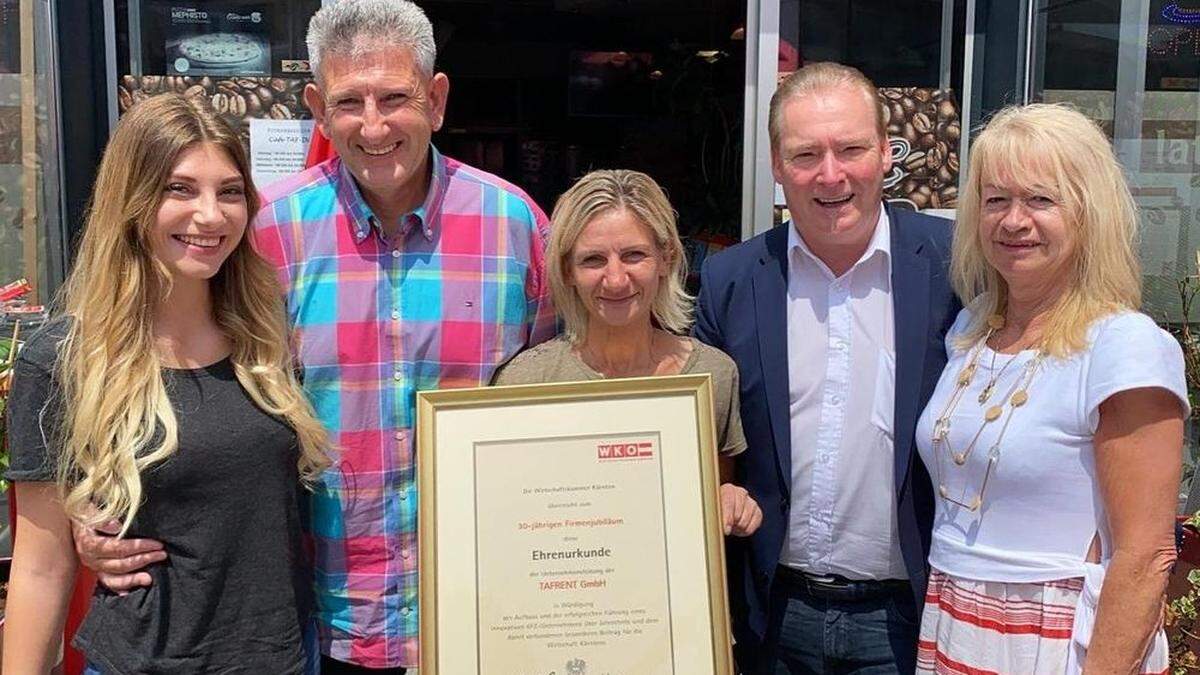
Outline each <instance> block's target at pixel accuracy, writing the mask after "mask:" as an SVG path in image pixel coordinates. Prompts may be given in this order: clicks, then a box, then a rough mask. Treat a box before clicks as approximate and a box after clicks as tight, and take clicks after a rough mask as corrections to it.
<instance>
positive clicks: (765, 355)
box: [694, 206, 961, 652]
mask: <svg viewBox="0 0 1200 675" xmlns="http://www.w3.org/2000/svg"><path fill="white" fill-rule="evenodd" d="M886 208H887V213H888V218H889V221H890V223H891V262H892V305H893V313H894V317H895V338H896V409H895V422H894V424H895V429H894V431H895V434H894V438H895V460H896V466H895V490H896V500H897V506H898V519H899V534H900V549H901V552H902V554H903V556H904V564H905V567H906V568H907V569H908V574H909V578H910V579H911V580H912V586H913V593H914V594H915V599H916V601H917V607H918V608H919V607H921V606H922V604H923V600H924V596H925V583H926V577H927V562H926V561H927V559H928V557H929V536H930V529H931V527H932V523H933V486H932V483H931V481H930V479H929V474H928V472H927V471H926V470H925V467H924V465H923V464H922V462H921V461H920V459H919V458H918V457H917V456H916V454H917V453H916V451H915V449H914V447H913V441H914V430H915V428H916V425H917V417H918V416H919V415H920V414H921V410H922V409H923V408H924V407H925V403H926V402H927V401H928V400H929V397H930V395H931V394H932V393H933V388H934V386H935V385H936V384H937V381H938V377H940V376H941V373H942V368H943V367H944V366H945V365H946V347H945V335H946V331H947V330H948V329H949V328H950V325H951V324H952V323H953V322H954V318H955V316H957V314H958V311H959V309H960V307H961V306H960V304H959V302H958V300H957V298H956V297H955V295H954V292H953V291H952V290H951V289H950V284H949V283H948V275H947V268H948V266H949V260H950V223H949V221H947V220H945V219H942V218H934V217H932V216H927V215H922V214H919V213H915V212H913V211H907V210H902V209H898V208H893V207H891V206H887V207H886ZM790 226H791V225H790V223H785V224H783V225H781V226H779V227H776V228H774V229H772V230H770V231H768V232H765V233H763V234H761V235H759V236H757V237H754V238H753V239H750V240H748V241H745V242H742V243H741V244H738V245H737V246H733V247H731V248H729V249H727V250H725V251H722V252H721V253H719V254H717V255H716V256H713V257H712V258H710V259H709V260H708V261H707V262H706V264H705V265H704V268H703V271H702V272H701V275H700V278H701V282H700V283H701V285H700V296H699V299H698V304H697V310H696V326H695V329H694V331H695V335H696V337H697V338H698V339H700V340H701V341H703V342H706V343H708V344H710V345H712V346H714V347H716V348H717V349H720V350H722V351H724V352H725V353H726V354H729V356H731V357H732V358H733V360H734V361H735V362H736V363H737V365H738V371H739V373H740V375H741V390H740V391H741V403H742V407H741V412H742V426H743V428H744V429H745V432H746V441H747V444H748V447H747V449H746V451H745V452H743V453H742V454H741V455H739V456H738V458H737V464H736V466H737V472H736V478H735V481H736V482H737V483H738V484H740V485H742V486H743V487H745V488H746V489H747V490H748V491H749V492H750V494H751V495H752V496H753V497H754V499H755V500H757V501H758V504H759V506H760V507H761V508H762V512H763V522H762V526H761V527H760V528H759V530H758V531H757V532H756V533H755V534H754V535H753V536H752V537H749V538H746V539H739V538H737V537H730V538H727V539H726V553H727V558H728V563H729V569H728V573H729V596H730V598H729V599H730V612H731V614H732V618H733V626H734V637H735V638H736V640H737V643H738V647H739V650H738V651H739V652H742V650H744V649H750V650H753V649H755V648H756V647H757V645H758V644H759V642H760V641H761V639H762V636H763V635H764V633H765V630H766V624H767V599H768V597H769V593H768V591H769V589H770V585H771V580H772V579H773V577H774V574H775V569H776V566H777V565H778V564H779V554H780V552H781V550H782V548H783V543H784V537H785V534H786V532H787V526H788V510H789V509H790V508H791V478H790V477H791V473H792V447H791V420H790V415H789V412H788V403H789V401H788V353H787V326H786V322H787V282H788V258H787V241H788V234H787V228H788V227H790ZM880 527H881V528H882V527H885V525H884V524H882V523H881V524H880Z"/></svg>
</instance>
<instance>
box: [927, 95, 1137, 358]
mask: <svg viewBox="0 0 1200 675" xmlns="http://www.w3.org/2000/svg"><path fill="white" fill-rule="evenodd" d="M989 183H993V184H1001V185H1006V186H1008V187H1012V188H1016V189H1019V190H1022V191H1025V192H1029V193H1036V192H1037V191H1039V190H1044V189H1049V190H1051V191H1053V192H1055V193H1056V194H1055V195H1054V196H1055V197H1056V198H1057V201H1058V202H1059V204H1061V208H1062V214H1063V218H1064V219H1065V220H1066V223H1067V226H1068V227H1070V228H1071V229H1073V230H1074V232H1075V235H1076V239H1077V241H1078V248H1077V250H1076V251H1075V256H1074V260H1073V261H1072V264H1071V265H1069V266H1068V267H1067V269H1066V274H1068V275H1069V278H1068V279H1066V282H1067V283H1066V290H1065V292H1064V293H1063V294H1062V296H1061V297H1060V298H1059V299H1058V301H1057V303H1056V304H1055V306H1054V307H1053V308H1052V310H1051V312H1050V313H1049V316H1050V318H1049V320H1048V321H1047V323H1046V325H1045V327H1044V328H1043V330H1042V348H1043V349H1045V350H1046V351H1047V352H1048V353H1050V354H1052V355H1054V356H1068V355H1070V354H1071V353H1074V352H1077V351H1079V350H1081V349H1083V348H1085V347H1086V342H1087V330H1088V327H1089V326H1090V325H1091V324H1092V322H1093V321H1095V320H1096V319H1098V318H1100V317H1102V316H1104V315H1106V314H1110V313H1112V312H1117V311H1121V310H1136V309H1137V308H1138V307H1139V306H1140V305H1141V300H1142V276H1141V265H1140V264H1139V263H1138V257H1137V236H1138V218H1137V205H1136V204H1135V203H1134V201H1133V196H1132V195H1131V194H1130V192H1129V185H1128V183H1127V182H1126V180H1125V174H1124V171H1123V170H1122V169H1121V164H1120V162H1119V161H1117V158H1116V156H1115V155H1114V154H1113V150H1112V144H1111V143H1109V141H1108V139H1107V138H1106V137H1105V136H1104V132H1103V131H1101V130H1100V127H1098V126H1097V125H1096V123H1095V122H1093V121H1091V120H1090V119H1088V118H1087V117H1085V116H1084V115H1083V114H1082V113H1080V112H1079V111H1077V110H1074V109H1073V108H1070V107H1068V106H1065V105H1061V104H1048V103H1033V104H1029V105H1024V106H1013V107H1009V108H1005V109H1004V110H1001V111H1000V112H998V113H996V115H995V116H994V117H993V118H992V119H991V121H989V122H988V124H987V127H986V128H985V129H984V130H983V131H981V132H979V134H978V135H977V136H976V137H975V142H974V143H973V144H972V146H971V169H970V172H969V174H968V176H967V183H966V185H965V186H964V190H963V195H962V199H961V200H960V201H959V204H958V218H957V221H956V223H955V226H954V246H953V254H952V256H951V264H950V278H951V283H952V284H953V286H954V290H955V291H956V292H957V293H958V296H959V298H960V299H961V300H962V302H963V304H964V305H967V306H970V307H971V308H972V317H973V322H972V323H971V325H970V326H969V327H968V328H967V330H966V331H965V332H964V333H963V335H962V336H960V338H959V346H960V347H962V346H966V345H970V344H974V343H975V342H977V341H978V340H979V339H980V338H981V337H982V336H983V335H984V334H985V333H986V332H987V330H988V326H987V317H988V316H990V315H992V314H999V315H1003V314H1004V312H1005V309H1006V308H1007V306H1008V285H1007V284H1006V283H1005V281H1004V278H1003V277H1001V276H1000V273H999V272H997V271H996V269H995V268H994V267H992V265H991V264H990V263H989V262H988V261H987V258H986V257H985V256H984V252H983V247H984V245H985V242H983V241H982V240H981V239H980V235H979V224H980V220H981V219H982V208H983V197H982V194H983V188H984V186H985V185H987V184H989Z"/></svg>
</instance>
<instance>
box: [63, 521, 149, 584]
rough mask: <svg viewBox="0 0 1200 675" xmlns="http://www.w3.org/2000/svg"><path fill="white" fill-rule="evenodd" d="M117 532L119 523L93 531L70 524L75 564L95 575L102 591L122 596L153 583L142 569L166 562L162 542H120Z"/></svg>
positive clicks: (74, 523) (113, 522)
mask: <svg viewBox="0 0 1200 675" xmlns="http://www.w3.org/2000/svg"><path fill="white" fill-rule="evenodd" d="M120 531H121V524H120V523H119V522H117V521H115V520H110V521H108V522H107V523H103V524H102V525H100V526H99V527H95V528H93V527H89V526H87V525H83V524H81V523H78V522H75V521H71V534H72V535H73V536H74V538H75V552H76V553H78V554H79V561H80V562H82V563H83V566H84V567H86V568H88V569H90V570H91V571H92V572H95V574H96V579H97V581H99V583H100V584H101V585H103V586H104V587H105V588H107V589H108V590H110V591H112V592H114V593H117V594H118V595H125V594H126V593H128V592H129V591H131V590H133V589H135V588H138V587H139V586H149V585H150V584H152V583H153V579H152V578H151V577H150V573H149V572H147V571H146V567H148V566H150V565H152V564H154V563H157V562H162V561H163V560H166V559H167V552H166V551H165V550H163V545H162V542H159V541H155V540H154V539H120V538H118V537H117V536H116V535H117V533H118V532H120Z"/></svg>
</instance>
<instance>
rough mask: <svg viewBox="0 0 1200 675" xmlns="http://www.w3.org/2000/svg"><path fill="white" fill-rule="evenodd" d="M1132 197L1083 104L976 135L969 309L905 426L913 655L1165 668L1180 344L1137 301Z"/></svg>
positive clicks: (959, 269)
mask: <svg viewBox="0 0 1200 675" xmlns="http://www.w3.org/2000/svg"><path fill="white" fill-rule="evenodd" d="M1136 225H1137V214H1136V209H1135V206H1134V203H1133V199H1132V197H1131V196H1130V193H1129V188H1128V186H1127V185H1126V183H1125V179H1124V177H1123V175H1122V172H1121V167H1120V165H1119V164H1118V162H1117V160H1116V158H1115V157H1114V155H1113V153H1112V150H1111V147H1110V146H1109V143H1108V141H1107V139H1106V138H1105V137H1104V135H1103V133H1102V132H1101V131H1100V129H1099V128H1098V127H1097V126H1096V125H1095V124H1094V123H1092V122H1091V121H1090V120H1088V119H1087V118H1085V117H1084V116H1083V115H1081V114H1079V113H1078V112H1076V111H1074V110H1072V109H1069V108H1066V107H1061V106H1054V105H1044V104H1035V105H1029V106H1024V107H1016V108H1009V109H1006V110H1004V111H1002V112H1000V113H999V114H997V115H996V116H995V117H994V118H993V119H992V120H991V122H990V123H989V124H988V126H987V128H986V129H985V130H984V131H983V132H982V133H980V134H979V136H978V137H977V139H976V141H975V145H974V147H973V149H972V153H971V169H970V175H969V177H968V181H967V185H966V188H965V190H964V194H963V199H962V202H961V204H960V206H959V214H958V223H957V225H956V229H955V233H954V250H953V261H952V265H951V274H952V277H953V283H954V285H955V289H956V291H957V292H958V294H959V295H960V296H961V298H962V300H963V304H964V306H966V307H967V309H964V310H963V311H962V313H961V314H960V316H959V317H958V320H957V322H956V323H955V325H954V327H953V328H952V329H951V331H950V332H949V334H948V335H947V349H948V351H949V362H948V365H947V367H946V371H945V372H944V373H943V375H942V378H941V380H940V381H939V383H938V386H937V389H936V391H935V392H934V395H933V397H932V398H931V399H930V401H929V405H928V407H927V408H926V409H925V412H924V414H923V415H922V416H921V419H920V421H919V423H918V426H917V443H918V447H919V449H920V453H921V457H922V459H923V460H924V461H925V463H926V465H927V467H928V469H929V474H930V475H931V476H932V477H933V481H934V486H933V487H934V493H935V500H936V501H937V505H936V507H937V508H936V517H935V521H934V530H933V541H932V547H931V552H930V565H931V567H932V568H933V569H932V571H931V577H930V583H929V592H928V595H927V596H926V605H925V610H924V613H923V616H922V622H921V633H920V643H919V653H918V671H921V672H954V673H957V672H966V671H969V670H971V669H978V670H982V671H990V672H1001V673H1023V674H1024V673H1062V672H1077V671H1080V670H1082V671H1083V672H1096V673H1099V672H1164V671H1165V670H1166V668H1167V661H1166V644H1165V640H1164V638H1163V635H1162V630H1161V625H1160V617H1161V610H1162V597H1163V591H1164V590H1165V588H1166V583H1167V575H1168V573H1169V570H1170V568H1171V565H1172V563H1173V562H1174V561H1175V547H1174V538H1173V523H1174V515H1175V506H1176V503H1175V494H1176V491H1177V487H1178V484H1179V478H1180V465H1181V448H1182V440H1183V419H1184V417H1185V416H1186V415H1187V413H1188V403H1187V390H1186V386H1185V384H1184V375H1183V359H1182V353H1181V350H1180V348H1179V345H1178V344H1177V343H1176V342H1175V341H1174V340H1173V339H1172V338H1171V337H1170V335H1168V334H1166V333H1165V332H1164V331H1162V330H1161V329H1160V328H1158V327H1157V326H1156V325H1155V324H1154V322H1153V321H1152V320H1150V319H1149V317H1147V316H1145V315H1143V314H1140V313H1138V312H1137V309H1138V307H1139V306H1140V304H1141V273H1140V270H1139V266H1138V262H1137V257H1136V253H1135V248H1134V242H1135V240H1136Z"/></svg>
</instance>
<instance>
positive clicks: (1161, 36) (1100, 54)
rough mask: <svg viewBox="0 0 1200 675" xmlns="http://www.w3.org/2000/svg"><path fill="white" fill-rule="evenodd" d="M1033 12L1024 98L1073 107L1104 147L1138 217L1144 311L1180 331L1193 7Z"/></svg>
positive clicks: (1155, 2) (1191, 223)
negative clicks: (1103, 136)
mask: <svg viewBox="0 0 1200 675" xmlns="http://www.w3.org/2000/svg"><path fill="white" fill-rule="evenodd" d="M1041 4H1042V6H1041V7H1040V10H1039V11H1038V13H1037V15H1036V18H1037V25H1038V40H1037V42H1035V47H1034V54H1033V58H1034V63H1035V64H1039V67H1038V69H1037V71H1036V72H1035V73H1034V75H1035V81H1034V88H1033V89H1034V91H1033V98H1034V99H1035V100H1044V101H1050V102H1066V103H1071V104H1073V105H1075V106H1077V107H1078V108H1079V109H1080V110H1082V111H1083V112H1085V113H1086V114H1087V115H1088V116H1090V117H1091V118H1092V119H1094V120H1096V121H1097V122H1099V123H1100V124H1101V126H1103V128H1104V129H1105V131H1106V132H1107V133H1108V134H1109V136H1110V137H1111V138H1112V140H1113V144H1114V147H1115V148H1116V150H1117V153H1118V156H1119V157H1120V159H1121V161H1122V163H1123V164H1124V166H1125V169H1126V171H1127V172H1128V176H1129V178H1130V181H1131V183H1132V186H1133V193H1134V198H1135V199H1136V200H1137V203H1138V207H1139V208H1140V209H1141V219H1142V220H1141V225H1142V236H1141V243H1140V253H1141V261H1142V267H1143V272H1144V274H1145V284H1146V295H1145V310H1146V312H1147V313H1149V314H1150V315H1151V316H1153V317H1154V318H1156V319H1158V320H1159V321H1161V322H1164V323H1168V324H1177V323H1180V322H1182V321H1183V320H1184V319H1185V317H1184V316H1183V307H1182V304H1181V298H1180V289H1179V282H1180V281H1181V280H1183V279H1184V278H1185V277H1188V276H1191V275H1196V274H1198V273H1200V270H1198V269H1197V258H1196V254H1197V250H1198V249H1200V220H1198V219H1197V215H1198V214H1197V210H1198V209H1200V156H1198V148H1200V142H1198V140H1197V139H1198V138H1200V133H1198V128H1197V124H1198V121H1200V1H1197V0H1190V1H1189V0H1178V1H1176V0H1136V1H1134V0H1125V1H1124V2H1121V0H1089V1H1087V2H1076V3H1045V2H1043V3H1041ZM1082 63H1086V64H1088V66H1087V67H1086V68H1081V67H1079V64H1082ZM1118 102H1119V103H1118ZM1187 318H1188V319H1190V320H1192V321H1195V320H1197V319H1200V306H1193V307H1192V308H1191V315H1190V316H1189V317H1187Z"/></svg>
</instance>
